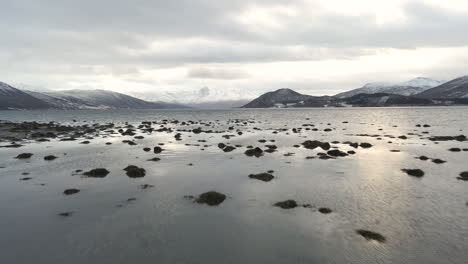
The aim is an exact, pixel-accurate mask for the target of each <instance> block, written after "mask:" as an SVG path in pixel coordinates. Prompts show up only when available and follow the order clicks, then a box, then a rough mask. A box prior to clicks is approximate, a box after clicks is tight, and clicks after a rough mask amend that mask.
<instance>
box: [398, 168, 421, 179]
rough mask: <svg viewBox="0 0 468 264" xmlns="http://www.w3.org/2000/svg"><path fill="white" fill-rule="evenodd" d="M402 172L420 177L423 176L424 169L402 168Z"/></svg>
mask: <svg viewBox="0 0 468 264" xmlns="http://www.w3.org/2000/svg"><path fill="white" fill-rule="evenodd" d="M402 171H403V172H406V174H408V175H409V176H413V177H417V178H421V177H423V176H424V171H422V170H420V169H402Z"/></svg>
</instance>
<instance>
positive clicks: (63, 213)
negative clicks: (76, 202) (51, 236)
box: [58, 212, 73, 217]
mask: <svg viewBox="0 0 468 264" xmlns="http://www.w3.org/2000/svg"><path fill="white" fill-rule="evenodd" d="M72 214H73V212H61V213H58V215H59V216H63V217H68V216H71V215H72Z"/></svg>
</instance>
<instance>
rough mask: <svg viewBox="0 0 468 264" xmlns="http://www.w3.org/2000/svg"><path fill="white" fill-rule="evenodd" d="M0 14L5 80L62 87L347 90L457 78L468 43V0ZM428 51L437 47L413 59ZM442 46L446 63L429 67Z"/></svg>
mask: <svg viewBox="0 0 468 264" xmlns="http://www.w3.org/2000/svg"><path fill="white" fill-rule="evenodd" d="M0 17H1V18H2V23H0V34H1V35H2V36H3V37H2V38H0V76H1V78H2V81H9V82H16V83H28V84H30V85H34V86H43V87H54V88H68V87H70V86H73V88H74V87H82V86H86V87H88V88H89V87H92V86H93V85H96V86H98V87H99V88H103V86H105V85H112V87H108V88H109V89H120V90H121V91H125V90H126V89H127V90H134V89H142V90H144V89H150V87H151V89H169V88H167V87H170V89H173V91H177V90H187V89H188V90H189V89H193V90H197V89H200V87H203V86H205V85H208V84H209V85H216V86H221V87H228V86H231V87H232V85H238V86H239V87H243V89H257V90H258V91H263V90H265V89H267V87H268V86H270V88H271V89H276V88H279V87H278V86H279V85H282V84H288V83H290V84H291V85H297V86H299V87H306V86H307V83H309V86H310V87H324V88H316V89H317V90H316V93H326V91H325V92H323V91H322V90H324V89H325V90H327V89H328V90H329V91H332V90H333V91H335V90H337V89H348V88H354V87H345V86H347V85H354V84H355V83H356V82H355V80H359V81H364V80H363V79H362V76H364V75H365V73H366V72H387V73H388V75H387V77H391V78H400V79H401V78H406V77H407V76H409V75H411V76H413V75H422V74H425V73H430V74H433V75H444V76H443V77H444V78H446V75H449V74H450V72H453V74H454V75H455V74H458V73H460V72H463V71H464V69H465V68H466V67H464V65H462V64H461V63H459V62H457V60H458V61H460V60H461V61H463V60H464V58H466V55H464V53H461V52H463V51H465V50H466V46H467V45H468V44H467V43H468V3H467V2H466V1H459V0H444V1H438V0H394V1H374V0H354V1H348V0H288V1H284V0H233V1H219V0H174V1H162V0H152V1H150V0H135V1H127V0H101V1H91V0H82V1H74V0H44V1H30V0H6V1H3V2H2V8H1V9H0ZM424 49H432V51H433V53H424V54H425V55H426V57H424V58H421V61H416V62H415V61H409V60H410V59H409V58H410V57H411V58H414V56H412V55H411V54H419V53H421V51H423V50H424ZM447 49H451V51H448V50H447ZM399 51H408V53H406V54H408V56H407V58H406V59H405V57H399V58H400V60H401V61H400V62H399V63H400V65H402V66H401V67H400V68H401V69H398V67H392V68H391V69H388V67H387V66H386V65H388V64H389V63H394V62H393V61H392V59H391V56H385V54H386V53H398V52H399ZM439 52H440V54H445V55H447V56H448V57H447V58H446V59H445V60H444V63H445V64H444V65H435V64H432V63H425V60H429V61H433V60H436V59H437V60H441V59H440V57H439V56H442V55H440V54H439ZM456 52H459V53H456ZM455 53H456V54H455ZM369 57H372V58H374V59H375V60H374V61H377V59H378V60H379V61H378V62H376V64H374V65H371V64H368V63H364V62H365V61H367V58H369ZM457 57H458V59H457ZM418 58H420V57H418ZM415 63H416V64H417V63H419V64H418V66H414V67H413V68H412V69H410V70H411V71H409V69H408V67H405V65H408V64H415ZM273 65H274V66H273ZM317 65H320V66H317ZM328 65H332V66H328ZM392 65H393V64H392ZM465 66H466V65H465ZM429 67H430V68H429ZM325 69H327V70H328V72H325ZM336 69H340V70H336ZM356 69H359V71H357V70H356ZM390 71H391V72H390ZM349 72H353V74H354V75H351V74H349ZM377 76H378V77H379V78H384V77H385V76H384V75H382V74H377V75H375V76H372V77H373V78H372V79H373V80H375V77H377ZM434 77H439V76H434ZM453 77H456V76H453ZM109 80H113V81H112V82H110V81H109ZM131 80H133V81H131ZM336 80H340V82H337V81H336ZM143 84H144V85H143ZM276 84H277V85H276ZM98 87H96V88H98ZM136 87H138V88H136ZM104 88H105V87H104ZM291 88H294V87H291ZM311 89H312V88H311Z"/></svg>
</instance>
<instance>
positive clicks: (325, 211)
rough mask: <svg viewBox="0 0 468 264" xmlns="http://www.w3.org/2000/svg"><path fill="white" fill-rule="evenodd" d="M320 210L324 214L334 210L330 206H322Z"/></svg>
mask: <svg viewBox="0 0 468 264" xmlns="http://www.w3.org/2000/svg"><path fill="white" fill-rule="evenodd" d="M318 211H319V212H320V213H322V214H329V213H331V212H332V210H331V209H330V208H326V207H321V208H319V209H318Z"/></svg>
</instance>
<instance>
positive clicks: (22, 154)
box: [15, 153, 33, 159]
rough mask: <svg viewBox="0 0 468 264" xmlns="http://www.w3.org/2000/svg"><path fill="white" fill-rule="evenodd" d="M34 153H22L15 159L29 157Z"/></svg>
mask: <svg viewBox="0 0 468 264" xmlns="http://www.w3.org/2000/svg"><path fill="white" fill-rule="evenodd" d="M32 155H33V154H32V153H21V154H19V155H18V156H16V157H15V159H29V158H31V157H32Z"/></svg>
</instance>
